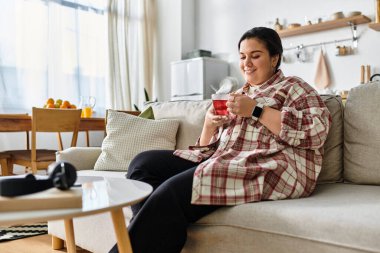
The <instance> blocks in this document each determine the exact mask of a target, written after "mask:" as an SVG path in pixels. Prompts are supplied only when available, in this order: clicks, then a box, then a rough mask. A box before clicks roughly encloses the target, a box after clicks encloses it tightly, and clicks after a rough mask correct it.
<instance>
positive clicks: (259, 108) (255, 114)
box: [252, 103, 264, 120]
mask: <svg viewBox="0 0 380 253" xmlns="http://www.w3.org/2000/svg"><path fill="white" fill-rule="evenodd" d="M263 111H264V104H262V103H257V104H256V106H255V108H253V111H252V119H253V120H259V119H260V117H261V114H263Z"/></svg>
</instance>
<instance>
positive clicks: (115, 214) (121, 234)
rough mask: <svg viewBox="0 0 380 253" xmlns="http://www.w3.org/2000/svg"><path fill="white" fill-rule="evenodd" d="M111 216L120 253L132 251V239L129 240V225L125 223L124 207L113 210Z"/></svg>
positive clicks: (130, 252)
mask: <svg viewBox="0 0 380 253" xmlns="http://www.w3.org/2000/svg"><path fill="white" fill-rule="evenodd" d="M111 217H112V223H113V227H114V229H115V234H116V240H117V247H118V249H119V253H132V246H131V241H130V240H129V235H128V231H127V226H126V225H125V219H124V214H123V209H122V208H120V209H115V210H112V211H111Z"/></svg>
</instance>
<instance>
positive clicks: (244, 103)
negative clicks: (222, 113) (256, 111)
mask: <svg viewBox="0 0 380 253" xmlns="http://www.w3.org/2000/svg"><path fill="white" fill-rule="evenodd" d="M256 104H257V102H256V101H255V100H254V99H252V98H250V97H248V96H247V95H245V94H238V93H235V94H233V93H231V94H230V96H229V98H228V102H227V110H228V111H229V112H230V113H232V114H235V115H237V116H240V117H251V115H252V110H253V108H254V107H255V106H256Z"/></svg>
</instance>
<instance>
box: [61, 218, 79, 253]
mask: <svg viewBox="0 0 380 253" xmlns="http://www.w3.org/2000/svg"><path fill="white" fill-rule="evenodd" d="M64 222H65V234H66V247H67V252H68V253H76V252H77V248H76V246H75V237H74V225H73V220H72V219H67V220H65V221H64Z"/></svg>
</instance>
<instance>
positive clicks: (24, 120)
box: [0, 113, 30, 176]
mask: <svg viewBox="0 0 380 253" xmlns="http://www.w3.org/2000/svg"><path fill="white" fill-rule="evenodd" d="M29 120H30V117H29V116H28V114H27V113H21V114H0V121H1V124H0V132H25V134H26V150H30V141H29V130H30V124H28V123H29ZM15 122H17V124H16V123H15ZM10 158H11V155H10V154H9V153H8V151H2V152H0V167H1V175H2V176H8V175H10V174H12V173H13V166H12V164H11V162H10Z"/></svg>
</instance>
